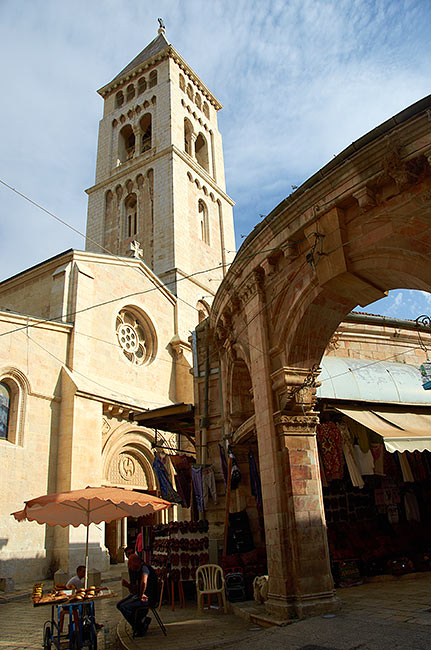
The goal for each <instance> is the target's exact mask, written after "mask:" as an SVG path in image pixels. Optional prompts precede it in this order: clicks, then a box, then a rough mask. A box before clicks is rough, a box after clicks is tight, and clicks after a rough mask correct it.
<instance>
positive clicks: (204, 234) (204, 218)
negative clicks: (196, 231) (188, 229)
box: [198, 199, 210, 244]
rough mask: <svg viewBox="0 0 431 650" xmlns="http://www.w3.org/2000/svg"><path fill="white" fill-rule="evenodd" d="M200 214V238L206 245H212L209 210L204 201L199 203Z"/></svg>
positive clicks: (200, 200)
mask: <svg viewBox="0 0 431 650" xmlns="http://www.w3.org/2000/svg"><path fill="white" fill-rule="evenodd" d="M198 213H199V218H200V236H201V239H202V241H203V242H205V244H209V243H210V227H209V219H208V208H207V206H206V204H205V203H204V201H202V199H199V201H198Z"/></svg>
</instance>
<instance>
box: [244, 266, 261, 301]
mask: <svg viewBox="0 0 431 650" xmlns="http://www.w3.org/2000/svg"><path fill="white" fill-rule="evenodd" d="M264 288H265V271H264V269H263V268H262V267H261V266H259V267H258V268H256V269H255V270H254V271H253V272H252V273H251V274H250V275H249V277H248V278H247V280H246V281H245V282H244V284H243V285H242V286H241V287H240V289H239V299H240V300H241V301H242V303H243V304H247V303H248V302H249V301H250V300H251V299H252V298H254V297H255V296H256V295H257V294H258V293H259V292H261V293H263V291H264Z"/></svg>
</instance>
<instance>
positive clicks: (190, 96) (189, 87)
mask: <svg viewBox="0 0 431 650" xmlns="http://www.w3.org/2000/svg"><path fill="white" fill-rule="evenodd" d="M187 96H188V97H189V98H190V99H191V100H192V101H193V87H192V84H187Z"/></svg>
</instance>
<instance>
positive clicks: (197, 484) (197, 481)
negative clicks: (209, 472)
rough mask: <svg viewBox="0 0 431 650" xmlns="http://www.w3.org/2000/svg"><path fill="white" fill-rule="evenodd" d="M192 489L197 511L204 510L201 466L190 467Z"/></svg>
mask: <svg viewBox="0 0 431 650" xmlns="http://www.w3.org/2000/svg"><path fill="white" fill-rule="evenodd" d="M192 481H193V490H194V494H195V498H196V503H197V505H198V510H199V512H204V510H205V508H204V499H203V485H202V467H192Z"/></svg>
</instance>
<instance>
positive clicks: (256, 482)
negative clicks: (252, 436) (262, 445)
mask: <svg viewBox="0 0 431 650" xmlns="http://www.w3.org/2000/svg"><path fill="white" fill-rule="evenodd" d="M248 468H249V471H250V487H251V493H252V495H253V496H254V498H255V499H256V504H257V505H258V506H259V508H261V507H262V486H261V483H260V476H259V472H258V470H257V465H256V461H255V459H254V456H253V452H252V451H249V452H248Z"/></svg>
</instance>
